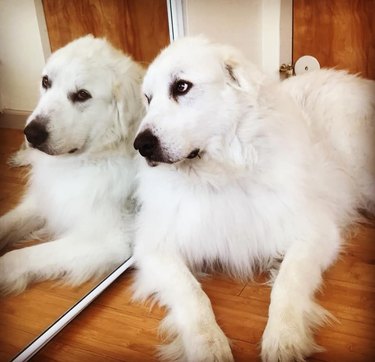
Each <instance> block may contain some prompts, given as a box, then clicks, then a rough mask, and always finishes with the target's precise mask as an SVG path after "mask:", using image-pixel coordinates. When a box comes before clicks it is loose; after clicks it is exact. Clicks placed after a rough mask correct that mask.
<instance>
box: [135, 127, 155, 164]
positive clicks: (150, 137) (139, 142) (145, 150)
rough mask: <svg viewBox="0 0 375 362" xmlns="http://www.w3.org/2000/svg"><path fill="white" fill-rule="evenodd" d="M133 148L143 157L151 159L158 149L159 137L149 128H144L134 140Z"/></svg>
mask: <svg viewBox="0 0 375 362" xmlns="http://www.w3.org/2000/svg"><path fill="white" fill-rule="evenodd" d="M134 148H135V149H136V150H138V151H139V153H140V154H141V155H142V156H143V157H146V158H150V159H153V158H154V157H153V156H155V154H156V153H157V152H158V150H159V149H160V144H159V139H158V138H157V137H156V136H155V135H154V134H153V133H152V132H151V131H150V130H149V129H146V130H145V131H143V132H141V133H140V134H139V135H138V136H137V137H136V139H135V140H134Z"/></svg>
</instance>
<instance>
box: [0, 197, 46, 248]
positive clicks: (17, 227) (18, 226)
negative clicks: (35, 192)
mask: <svg viewBox="0 0 375 362" xmlns="http://www.w3.org/2000/svg"><path fill="white" fill-rule="evenodd" d="M43 223H44V221H43V219H42V218H41V217H40V216H39V215H38V211H37V208H36V204H35V202H34V199H33V198H32V196H30V195H28V196H26V197H25V198H24V200H23V201H22V202H21V203H20V204H19V205H18V206H16V207H15V208H14V209H13V210H11V211H9V212H8V213H6V214H5V215H3V216H2V217H0V249H2V248H3V247H5V246H6V245H7V244H8V243H13V242H17V241H20V240H22V239H24V238H25V237H27V236H28V235H29V234H30V233H31V232H33V231H36V230H38V229H40V228H41V227H42V226H43Z"/></svg>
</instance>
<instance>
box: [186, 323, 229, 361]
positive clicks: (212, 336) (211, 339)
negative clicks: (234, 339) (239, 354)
mask: <svg viewBox="0 0 375 362" xmlns="http://www.w3.org/2000/svg"><path fill="white" fill-rule="evenodd" d="M185 349H186V355H187V360H188V361H205V362H206V361H212V362H214V361H215V362H231V361H234V359H233V355H232V351H231V348H230V346H229V342H228V339H227V337H226V336H225V334H224V333H223V331H222V330H221V329H220V328H219V326H218V325H217V324H216V323H215V324H213V325H210V326H205V328H202V329H201V330H200V331H199V332H198V333H196V334H194V335H192V336H190V337H189V338H188V340H185Z"/></svg>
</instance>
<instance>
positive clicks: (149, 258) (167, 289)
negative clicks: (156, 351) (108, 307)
mask: <svg viewBox="0 0 375 362" xmlns="http://www.w3.org/2000/svg"><path fill="white" fill-rule="evenodd" d="M136 263H137V266H138V268H139V270H138V272H137V276H136V281H135V285H134V288H135V298H136V299H146V298H147V297H148V296H150V295H151V294H153V295H154V297H155V298H157V299H158V301H159V302H160V304H162V305H164V306H166V307H167V308H168V310H169V313H168V316H167V317H166V318H165V320H164V321H163V323H162V330H163V331H164V332H166V335H167V336H168V337H170V338H173V342H172V343H170V344H169V345H166V346H163V347H162V348H161V354H160V356H161V357H162V358H163V359H183V360H187V361H192V362H199V361H232V360H233V357H232V353H231V350H230V347H229V343H228V340H227V338H226V337H225V335H224V333H223V332H222V330H221V329H220V327H219V326H218V325H217V323H216V320H215V316H214V313H213V311H212V308H211V303H210V301H209V299H208V297H207V295H206V294H205V293H204V292H203V290H202V289H201V286H200V284H199V283H198V281H197V280H196V279H195V278H194V276H193V275H192V274H191V273H190V271H189V270H188V268H187V267H186V265H185V263H184V262H183V261H182V260H181V259H180V258H179V256H178V255H171V254H168V253H167V252H166V253H164V252H163V253H159V252H156V253H153V254H147V255H145V254H144V255H141V256H140V258H137V256H136Z"/></svg>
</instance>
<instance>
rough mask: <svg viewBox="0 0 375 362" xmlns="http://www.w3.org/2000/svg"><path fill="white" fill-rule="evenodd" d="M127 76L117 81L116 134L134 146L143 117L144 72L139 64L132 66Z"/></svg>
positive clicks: (115, 89) (115, 91)
mask: <svg viewBox="0 0 375 362" xmlns="http://www.w3.org/2000/svg"><path fill="white" fill-rule="evenodd" d="M130 67H131V68H132V69H129V70H128V71H127V72H126V74H124V75H122V76H120V77H119V79H116V80H115V85H114V90H113V94H114V101H115V102H116V110H117V117H116V118H117V119H116V128H117V130H116V132H118V133H119V134H121V135H122V137H123V138H124V139H125V141H126V143H127V144H130V145H132V142H133V139H134V137H135V133H136V131H137V129H138V126H139V123H140V120H141V118H142V116H143V112H144V107H143V103H142V99H141V82H142V78H143V74H144V71H143V69H142V68H141V67H140V66H138V65H137V64H131V65H130Z"/></svg>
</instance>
